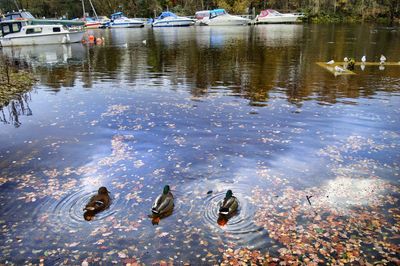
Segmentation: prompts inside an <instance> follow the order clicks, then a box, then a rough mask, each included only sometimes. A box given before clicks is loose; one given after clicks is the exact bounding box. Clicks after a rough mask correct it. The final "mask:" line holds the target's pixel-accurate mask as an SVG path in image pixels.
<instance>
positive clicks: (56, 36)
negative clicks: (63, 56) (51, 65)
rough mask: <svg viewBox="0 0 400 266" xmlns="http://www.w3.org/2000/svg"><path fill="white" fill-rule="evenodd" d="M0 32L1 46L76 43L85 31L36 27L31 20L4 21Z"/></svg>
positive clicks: (53, 26)
mask: <svg viewBox="0 0 400 266" xmlns="http://www.w3.org/2000/svg"><path fill="white" fill-rule="evenodd" d="M0 31H1V34H2V37H0V46H18V45H41V44H66V43H76V42H80V41H81V40H82V37H83V34H84V31H83V30H80V29H76V30H72V29H69V28H68V27H67V26H65V25H58V24H49V25H45V24H42V25H36V24H31V23H30V21H29V20H7V21H2V22H0Z"/></svg>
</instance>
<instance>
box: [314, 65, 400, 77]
mask: <svg viewBox="0 0 400 266" xmlns="http://www.w3.org/2000/svg"><path fill="white" fill-rule="evenodd" d="M315 63H316V64H317V65H319V66H320V67H322V68H325V69H326V70H328V71H329V72H331V73H332V74H334V75H335V76H339V75H357V73H355V72H353V71H351V70H348V69H345V70H344V71H342V72H339V71H336V70H335V66H338V67H341V68H343V69H344V67H343V65H345V64H346V63H345V62H335V63H333V64H327V63H326V62H315ZM361 65H364V66H380V65H383V66H399V67H400V62H386V63H384V64H381V63H380V62H365V63H361V62H356V63H355V66H361Z"/></svg>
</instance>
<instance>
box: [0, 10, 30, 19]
mask: <svg viewBox="0 0 400 266" xmlns="http://www.w3.org/2000/svg"><path fill="white" fill-rule="evenodd" d="M34 18H35V17H34V16H33V15H32V14H31V13H30V12H28V11H19V12H9V13H7V14H5V16H4V18H3V19H2V18H0V21H5V20H14V19H34Z"/></svg>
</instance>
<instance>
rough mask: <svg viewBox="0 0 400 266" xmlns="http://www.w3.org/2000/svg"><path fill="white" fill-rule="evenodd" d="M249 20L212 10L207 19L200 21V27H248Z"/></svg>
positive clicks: (221, 10)
mask: <svg viewBox="0 0 400 266" xmlns="http://www.w3.org/2000/svg"><path fill="white" fill-rule="evenodd" d="M249 23H250V20H249V19H247V18H242V17H239V16H233V15H230V14H228V13H227V12H226V11H225V9H214V10H211V11H210V14H209V16H208V17H204V18H203V19H202V20H201V23H200V24H201V25H207V26H241V25H248V24H249Z"/></svg>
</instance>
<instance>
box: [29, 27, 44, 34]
mask: <svg viewBox="0 0 400 266" xmlns="http://www.w3.org/2000/svg"><path fill="white" fill-rule="evenodd" d="M41 32H42V28H29V29H26V34H35V33H41Z"/></svg>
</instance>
